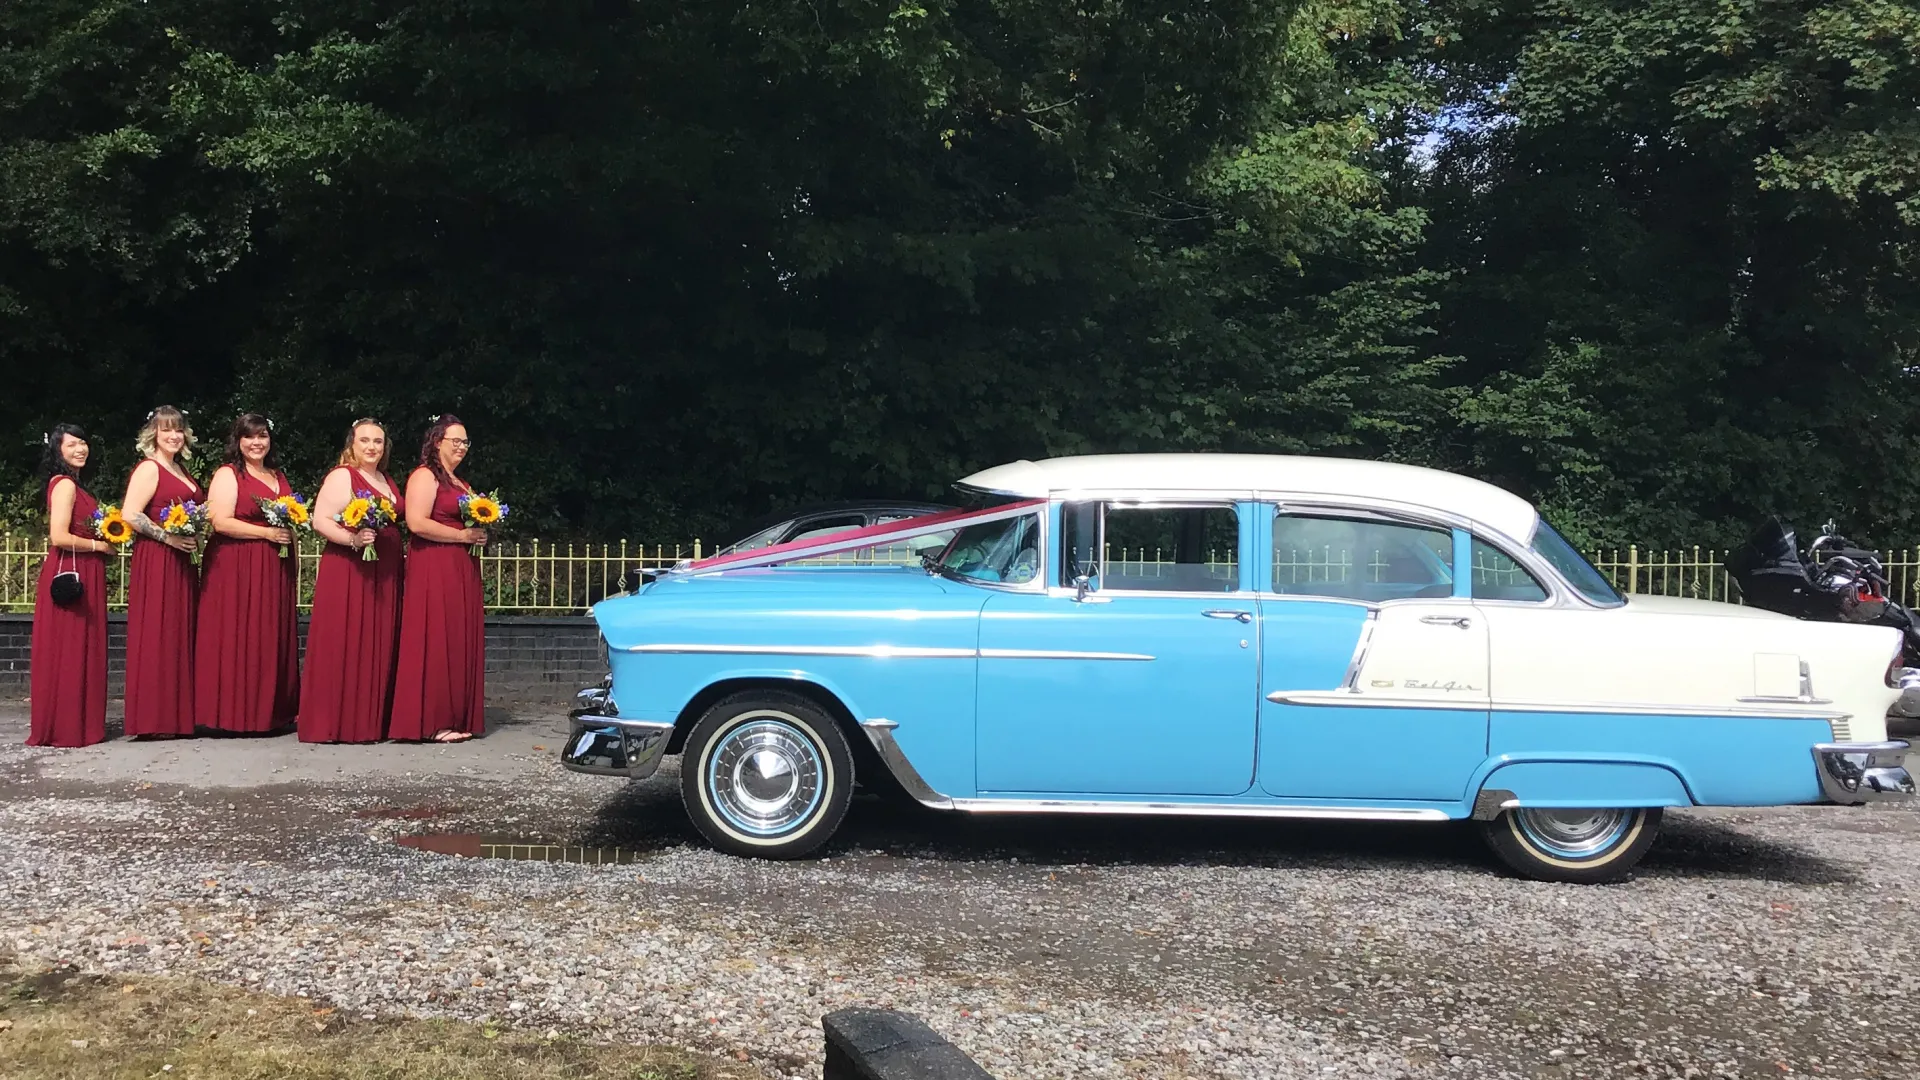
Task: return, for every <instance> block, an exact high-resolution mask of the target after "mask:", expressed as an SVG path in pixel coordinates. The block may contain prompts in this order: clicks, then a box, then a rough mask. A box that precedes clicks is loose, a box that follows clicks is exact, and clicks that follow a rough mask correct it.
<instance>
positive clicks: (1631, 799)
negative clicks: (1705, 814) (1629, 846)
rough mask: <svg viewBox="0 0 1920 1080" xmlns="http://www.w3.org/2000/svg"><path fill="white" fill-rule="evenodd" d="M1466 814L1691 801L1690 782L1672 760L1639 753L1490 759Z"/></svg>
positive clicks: (1481, 816)
mask: <svg viewBox="0 0 1920 1080" xmlns="http://www.w3.org/2000/svg"><path fill="white" fill-rule="evenodd" d="M1472 792H1473V794H1472V795H1471V796H1469V798H1468V803H1469V805H1470V806H1471V808H1472V809H1471V816H1472V817H1473V818H1475V819H1476V820H1481V821H1486V820H1491V819H1493V818H1495V817H1498V816H1499V813H1500V811H1501V810H1502V809H1507V808H1511V807H1535V808H1540V809H1554V808H1575V807H1593V806H1605V807H1621V808H1629V807H1644V808H1649V809H1651V808H1654V807H1669V806H1696V805H1698V804H1699V803H1698V800H1697V799H1696V797H1695V795H1694V793H1693V788H1692V785H1690V784H1688V783H1687V778H1686V775H1685V773H1684V772H1682V771H1681V770H1680V769H1679V768H1678V767H1677V766H1676V765H1675V764H1674V763H1672V762H1668V761H1661V760H1657V759H1654V760H1649V759H1645V758H1638V759H1636V758H1625V757H1612V756H1608V757H1579V756H1570V755H1541V756H1539V757H1526V758H1517V759H1516V758H1507V759H1504V760H1499V761H1496V762H1494V763H1493V764H1492V766H1491V767H1490V768H1488V769H1486V770H1485V771H1484V772H1483V773H1482V774H1481V775H1480V776H1479V777H1478V778H1476V780H1475V781H1474V783H1473V786H1472Z"/></svg>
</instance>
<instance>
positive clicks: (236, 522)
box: [207, 468, 293, 544]
mask: <svg viewBox="0 0 1920 1080" xmlns="http://www.w3.org/2000/svg"><path fill="white" fill-rule="evenodd" d="M239 501H240V478H239V477H238V476H236V475H235V474H234V470H233V469H231V468H223V469H216V470H214V474H213V479H212V480H211V481H209V482H208V484H207V517H208V518H209V519H211V520H212V521H213V531H214V532H217V533H219V534H220V535H221V536H232V537H236V538H239V539H242V540H273V541H276V542H278V543H282V544H291V543H293V534H292V533H290V532H288V531H287V530H286V529H272V528H268V527H267V526H264V525H254V524H252V523H250V522H246V521H241V520H240V519H239V518H237V517H234V516H233V512H234V507H235V505H236V504H237V503H238V502H239Z"/></svg>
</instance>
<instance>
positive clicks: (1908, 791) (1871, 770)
mask: <svg viewBox="0 0 1920 1080" xmlns="http://www.w3.org/2000/svg"><path fill="white" fill-rule="evenodd" d="M1907 745H1908V744H1907V742H1906V741H1905V740H1903V739H1894V740H1892V741H1890V742H1874V743H1820V744H1819V745H1817V746H1815V747H1814V748H1813V761H1814V770H1815V772H1817V773H1818V774H1819V776H1820V793H1821V794H1822V795H1825V796H1826V797H1827V799H1828V800H1829V801H1831V802H1837V803H1841V804H1844V805H1847V806H1853V805H1857V804H1859V803H1864V802H1874V801H1876V800H1879V799H1897V798H1900V797H1902V796H1910V795H1912V794H1913V793H1914V786H1913V776H1912V775H1911V774H1909V773H1908V772H1907V766H1906V761H1907Z"/></svg>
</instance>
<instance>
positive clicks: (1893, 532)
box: [1421, 0, 1920, 543]
mask: <svg viewBox="0 0 1920 1080" xmlns="http://www.w3.org/2000/svg"><path fill="white" fill-rule="evenodd" d="M1436 10H1437V11H1438V12H1439V14H1440V19H1439V21H1438V22H1437V23H1436V29H1435V32H1434V34H1433V36H1432V38H1430V39H1429V40H1430V43H1431V50H1430V56H1431V58H1432V60H1433V62H1434V63H1435V64H1437V65H1439V66H1440V69H1441V70H1443V71H1444V73H1445V79H1446V82H1447V86H1448V91H1449V101H1450V106H1451V111H1450V112H1449V113H1448V114H1447V116H1448V119H1449V124H1448V125H1447V129H1446V130H1445V131H1444V132H1443V133H1442V135H1441V138H1440V143H1439V148H1438V151H1437V153H1436V155H1435V158H1434V161H1433V165H1432V169H1431V171H1430V173H1428V174H1426V175H1424V176H1423V177H1421V183H1422V190H1421V196H1422V197H1423V199H1424V201H1425V204H1426V205H1427V206H1428V207H1429V209H1430V212H1431V213H1432V215H1433V218H1434V228H1433V230H1432V232H1431V234H1430V238H1429V244H1430V246H1429V248H1428V254H1427V256H1426V258H1427V260H1428V262H1429V264H1430V265H1436V266H1439V267H1444V268H1445V269H1447V270H1449V271H1451V272H1452V273H1453V275H1454V277H1453V283H1452V284H1451V285H1450V287H1449V289H1448V291H1447V292H1446V294H1445V296H1444V298H1443V304H1442V310H1443V315H1442V317H1441V327H1442V334H1441V346H1442V347H1443V348H1444V349H1446V350H1448V351H1451V352H1456V353H1459V354H1460V355H1462V356H1463V357H1466V358H1467V359H1466V361H1465V362H1464V363H1463V364H1461V365H1460V366H1459V368H1458V369H1457V375H1458V383H1457V386H1456V400H1457V402H1458V404H1457V406H1456V407H1455V415H1456V417H1457V418H1458V421H1459V428H1458V432H1457V435H1456V437H1455V438H1453V439H1452V440H1451V441H1450V443H1449V445H1448V446H1447V447H1446V448H1445V451H1444V452H1445V453H1446V455H1447V456H1448V457H1449V459H1450V460H1452V461H1454V462H1455V463H1458V464H1461V465H1464V466H1465V467H1468V468H1472V469H1476V470H1478V471H1481V472H1483V473H1485V474H1488V475H1490V476H1493V477H1497V478H1500V479H1501V480H1503V481H1504V482H1506V483H1508V484H1510V485H1512V486H1514V487H1516V488H1517V489H1519V490H1522V491H1523V492H1527V493H1529V494H1535V495H1538V496H1540V497H1541V498H1543V499H1544V500H1545V502H1546V503H1547V504H1548V505H1549V506H1550V507H1551V508H1553V509H1554V510H1555V511H1557V512H1558V513H1559V514H1560V515H1562V516H1563V517H1565V518H1567V519H1570V520H1571V522H1572V523H1573V524H1574V526H1575V530H1574V531H1576V532H1578V533H1580V534H1582V535H1584V536H1585V537H1588V538H1591V539H1595V540H1598V539H1603V538H1604V539H1608V540H1615V541H1624V540H1627V539H1637V540H1640V541H1642V542H1655V543H1662V542H1679V541H1683V540H1688V539H1694V540H1696V541H1697V539H1698V538H1700V537H1701V536H1717V537H1719V538H1722V539H1723V540H1725V541H1729V542H1730V541H1732V540H1734V539H1737V538H1738V537H1739V536H1741V535H1743V533H1744V530H1745V529H1746V528H1748V527H1750V526H1751V524H1752V523H1753V522H1754V520H1755V519H1756V518H1757V517H1758V516H1760V515H1762V514H1766V513H1771V512H1779V513H1782V514H1785V515H1787V516H1788V517H1789V518H1790V519H1798V520H1800V521H1802V522H1804V523H1812V522H1815V521H1819V520H1824V519H1825V518H1826V517H1827V516H1828V515H1830V514H1831V515H1834V516H1836V517H1838V518H1839V519H1840V520H1841V521H1843V522H1846V523H1849V527H1850V529H1857V530H1859V531H1862V532H1868V533H1871V534H1872V535H1874V536H1875V537H1877V538H1878V540H1879V542H1887V541H1897V540H1904V539H1906V538H1910V537H1912V536H1914V535H1916V534H1920V500H1916V499H1915V497H1914V496H1913V494H1912V493H1911V484H1910V483H1909V482H1908V478H1907V476H1906V466H1907V463H1908V462H1910V461H1911V460H1912V459H1913V455H1914V451H1915V450H1916V449H1917V447H1916V445H1915V442H1914V437H1915V436H1914V433H1915V431H1916V427H1915V420H1916V419H1920V395H1917V394H1916V383H1915V361H1916V358H1917V357H1916V349H1917V348H1920V292H1917V290H1920V279H1916V277H1915V275H1914V273H1913V271H1914V267H1915V255H1916V253H1917V252H1920V199H1916V193H1917V192H1920V120H1917V119H1916V118H1917V117H1920V111H1917V110H1920V59H1917V58H1920V16H1916V13H1915V12H1914V10H1913V9H1912V7H1911V6H1910V5H1905V4H1895V3H1882V2H1878V0H1857V2H1846V3H1838V4H1822V5H1807V4H1801V3H1788V2H1783V0H1745V2H1739V3H1733V4H1719V3H1706V2H1696V0H1655V2H1652V3H1633V4H1626V3H1607V2H1599V0H1574V2H1572V3H1554V4H1522V5H1519V6H1518V7H1514V6H1511V5H1507V6H1505V7H1502V8H1496V7H1494V6H1493V5H1489V4H1484V3H1480V2H1478V0H1475V2H1467V3H1453V4H1446V5H1436Z"/></svg>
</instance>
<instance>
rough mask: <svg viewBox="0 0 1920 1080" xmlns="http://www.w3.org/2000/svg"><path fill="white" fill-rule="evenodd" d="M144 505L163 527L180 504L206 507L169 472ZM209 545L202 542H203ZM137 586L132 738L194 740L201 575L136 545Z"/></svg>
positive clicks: (188, 483)
mask: <svg viewBox="0 0 1920 1080" xmlns="http://www.w3.org/2000/svg"><path fill="white" fill-rule="evenodd" d="M157 467H158V468H159V469H160V479H159V480H158V481H157V482H155V484H154V488H153V498H152V499H149V500H148V501H147V511H146V513H147V517H148V518H150V519H152V521H153V523H154V524H156V525H158V524H159V523H161V522H162V521H165V520H166V518H167V508H168V507H170V506H172V505H173V504H175V503H186V502H190V501H191V502H196V503H201V502H205V501H206V499H207V495H206V492H204V491H202V490H201V489H200V485H199V483H198V482H196V481H195V480H194V479H193V478H192V477H188V478H186V479H184V480H183V479H181V478H180V477H178V476H175V475H174V474H173V473H172V472H171V471H170V470H168V469H167V468H165V467H164V466H157ZM203 539H204V538H203ZM132 573H133V580H132V582H131V583H130V584H129V585H128V587H127V691H126V696H127V736H128V737H129V738H131V737H133V736H136V735H191V734H193V715H194V705H193V629H194V623H195V621H196V616H197V615H198V614H199V612H198V610H197V609H198V606H199V603H200V568H199V567H197V566H195V565H193V556H191V555H189V554H187V553H186V552H184V551H177V550H175V549H173V548H170V547H168V546H167V545H166V544H163V543H161V542H160V541H158V540H149V539H148V538H146V537H144V536H143V537H141V538H139V539H138V540H135V541H134V542H133V569H132Z"/></svg>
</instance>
